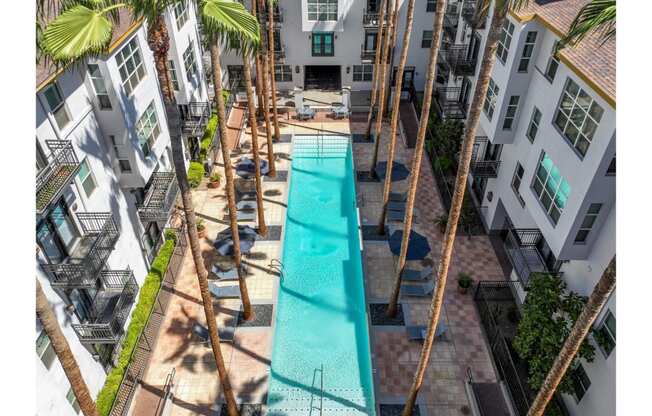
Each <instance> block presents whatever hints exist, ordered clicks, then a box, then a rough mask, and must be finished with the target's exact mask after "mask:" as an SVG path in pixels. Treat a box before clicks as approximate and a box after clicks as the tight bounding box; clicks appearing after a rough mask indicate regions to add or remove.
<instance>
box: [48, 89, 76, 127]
mask: <svg viewBox="0 0 652 416" xmlns="http://www.w3.org/2000/svg"><path fill="white" fill-rule="evenodd" d="M43 96H44V97H45V101H47V103H48V107H50V112H51V113H52V115H53V116H54V120H55V121H56V122H57V126H59V130H63V128H64V127H66V126H67V125H68V123H69V122H70V115H68V110H67V109H66V102H65V101H64V100H63V97H62V96H61V91H60V90H59V86H58V85H57V83H56V81H55V82H53V83H52V84H50V85H49V86H48V87H47V88H46V89H45V90H44V91H43Z"/></svg>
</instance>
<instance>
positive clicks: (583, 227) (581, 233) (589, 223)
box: [575, 203, 602, 244]
mask: <svg viewBox="0 0 652 416" xmlns="http://www.w3.org/2000/svg"><path fill="white" fill-rule="evenodd" d="M601 209H602V204H598V203H594V204H591V205H589V209H588V210H587V211H586V215H585V216H584V219H583V220H582V223H581V224H580V229H579V230H577V234H575V244H584V243H586V240H587V239H588V238H589V234H590V233H591V230H592V229H593V225H594V224H595V221H596V220H597V219H598V215H599V214H600V210H601Z"/></svg>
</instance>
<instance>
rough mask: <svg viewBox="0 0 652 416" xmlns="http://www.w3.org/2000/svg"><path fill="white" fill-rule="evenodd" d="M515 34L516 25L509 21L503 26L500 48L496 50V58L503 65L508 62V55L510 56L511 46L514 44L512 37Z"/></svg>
mask: <svg viewBox="0 0 652 416" xmlns="http://www.w3.org/2000/svg"><path fill="white" fill-rule="evenodd" d="M513 34H514V23H512V22H510V21H509V20H508V19H506V20H505V23H504V24H503V29H502V31H501V33H500V39H498V48H497V49H496V56H498V59H500V62H502V63H503V64H504V63H505V62H507V55H509V45H510V44H511V43H512V35H513Z"/></svg>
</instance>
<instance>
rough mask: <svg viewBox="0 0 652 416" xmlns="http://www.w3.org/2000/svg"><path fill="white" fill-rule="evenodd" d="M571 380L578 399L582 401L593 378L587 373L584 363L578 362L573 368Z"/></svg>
mask: <svg viewBox="0 0 652 416" xmlns="http://www.w3.org/2000/svg"><path fill="white" fill-rule="evenodd" d="M570 375H571V381H572V383H573V391H574V392H575V398H576V399H577V401H578V402H579V401H581V400H582V398H583V397H584V395H585V394H586V392H587V390H588V389H589V387H591V380H590V379H589V376H588V375H587V374H586V371H585V370H584V367H582V364H578V365H577V367H576V368H573V369H571V373H570Z"/></svg>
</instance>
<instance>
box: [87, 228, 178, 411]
mask: <svg viewBox="0 0 652 416" xmlns="http://www.w3.org/2000/svg"><path fill="white" fill-rule="evenodd" d="M172 234H174V233H172ZM169 235H170V233H168V232H166V233H165V238H166V241H165V243H164V244H163V246H162V247H161V249H160V250H159V252H158V255H157V256H156V258H155V259H154V261H153V262H152V267H151V268H150V270H149V273H148V274H147V276H146V277H145V283H143V286H142V287H141V288H140V294H139V295H138V303H136V307H135V308H134V312H133V313H132V315H131V321H130V322H129V327H128V328H127V332H126V335H125V338H124V340H123V341H122V350H121V351H120V357H119V358H118V364H117V365H116V366H115V367H114V368H113V369H112V370H111V372H110V373H109V374H108V375H107V376H106V381H105V382H104V386H103V387H102V389H101V390H100V392H99V394H98V395H97V401H96V405H97V410H98V412H99V413H100V415H102V416H108V414H109V413H110V412H111V406H113V401H114V400H115V397H116V395H117V394H118V389H119V388H120V383H121V382H122V378H123V377H124V373H125V371H126V370H127V366H128V365H129V362H130V361H131V355H132V353H133V351H134V349H135V348H136V342H137V341H138V337H139V336H140V334H141V333H142V332H143V329H144V328H145V324H147V319H148V318H149V314H150V313H151V311H152V308H153V307H154V301H155V300H156V295H157V294H158V290H159V288H160V287H161V282H162V281H163V276H164V275H165V271H166V270H167V268H168V264H169V263H170V258H171V257H172V253H173V252H174V246H175V244H176V235H174V237H169V238H168V236H169Z"/></svg>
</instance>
